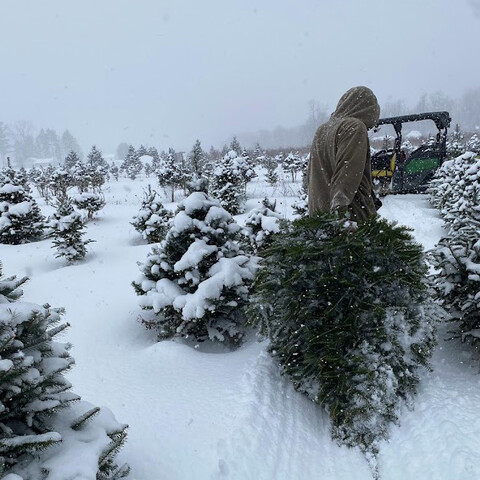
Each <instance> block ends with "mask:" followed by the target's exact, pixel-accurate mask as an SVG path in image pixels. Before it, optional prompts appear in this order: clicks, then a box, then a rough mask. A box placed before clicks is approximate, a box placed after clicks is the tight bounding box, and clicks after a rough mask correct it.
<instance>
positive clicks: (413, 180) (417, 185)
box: [372, 112, 451, 194]
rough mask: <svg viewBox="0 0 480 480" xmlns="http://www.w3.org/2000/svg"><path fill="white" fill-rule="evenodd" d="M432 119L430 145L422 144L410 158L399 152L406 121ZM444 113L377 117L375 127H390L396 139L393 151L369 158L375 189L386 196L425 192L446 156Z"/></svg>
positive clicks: (406, 154) (382, 151)
mask: <svg viewBox="0 0 480 480" xmlns="http://www.w3.org/2000/svg"><path fill="white" fill-rule="evenodd" d="M422 120H432V121H433V122H434V123H435V126H436V127H437V130H438V132H437V134H436V136H435V138H434V141H433V142H429V144H427V145H422V146H420V147H419V148H417V149H416V150H414V151H412V152H411V153H410V155H408V153H407V152H406V151H405V150H403V149H402V126H403V124H404V123H407V122H418V121H422ZM450 122H451V118H450V114H449V113H448V112H429V113H419V114H415V115H403V116H400V117H390V118H381V119H380V120H379V121H378V123H377V125H376V127H375V128H376V129H378V128H379V127H380V126H381V125H392V126H393V129H394V130H395V134H396V138H395V141H394V146H393V148H390V149H384V150H380V151H378V152H376V153H375V154H374V155H372V177H373V183H374V185H375V188H376V190H377V191H378V192H379V193H381V194H387V193H418V192H423V191H425V190H426V189H427V186H428V183H429V182H430V180H431V179H432V177H433V175H434V173H435V171H436V170H437V169H438V167H440V165H441V164H442V163H443V162H444V161H445V159H446V156H447V147H446V142H447V129H448V127H449V126H450Z"/></svg>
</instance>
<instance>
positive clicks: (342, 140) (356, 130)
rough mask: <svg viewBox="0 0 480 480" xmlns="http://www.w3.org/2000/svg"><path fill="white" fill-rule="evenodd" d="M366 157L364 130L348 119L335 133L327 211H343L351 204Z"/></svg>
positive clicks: (362, 172) (354, 121)
mask: <svg viewBox="0 0 480 480" xmlns="http://www.w3.org/2000/svg"><path fill="white" fill-rule="evenodd" d="M367 153H368V136H367V127H366V126H365V125H364V124H363V122H361V121H360V120H356V119H353V118H351V119H350V118H349V119H347V120H345V122H343V123H342V125H341V126H340V128H339V129H338V131H337V138H336V154H335V170H334V172H333V176H332V184H331V196H330V211H331V212H334V211H336V210H340V211H346V209H347V207H348V206H349V205H350V204H351V203H352V202H353V197H354V196H355V194H356V193H357V191H358V187H359V186H360V182H361V181H362V177H363V174H364V170H365V162H366V160H367Z"/></svg>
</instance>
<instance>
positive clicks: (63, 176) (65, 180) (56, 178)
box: [49, 167, 75, 201]
mask: <svg viewBox="0 0 480 480" xmlns="http://www.w3.org/2000/svg"><path fill="white" fill-rule="evenodd" d="M74 186H75V178H74V176H73V175H72V174H71V173H70V172H69V171H68V170H67V169H66V168H63V167H57V168H56V169H55V170H54V172H53V174H52V176H51V177H50V185H49V188H50V190H51V192H52V194H53V195H54V196H55V197H56V198H57V200H58V201H62V200H63V199H65V198H67V196H68V190H69V189H70V188H72V187H74Z"/></svg>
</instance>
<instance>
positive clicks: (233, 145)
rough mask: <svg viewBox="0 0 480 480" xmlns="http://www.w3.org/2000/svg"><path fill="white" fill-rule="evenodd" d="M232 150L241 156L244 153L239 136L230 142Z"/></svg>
mask: <svg viewBox="0 0 480 480" xmlns="http://www.w3.org/2000/svg"><path fill="white" fill-rule="evenodd" d="M232 150H233V151H234V152H235V153H236V154H237V157H240V156H241V155H242V150H243V149H242V147H241V145H240V142H239V141H238V140H237V137H233V139H232V141H231V143H230V149H229V151H232ZM224 156H225V155H224Z"/></svg>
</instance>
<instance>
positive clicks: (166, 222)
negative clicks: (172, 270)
mask: <svg viewBox="0 0 480 480" xmlns="http://www.w3.org/2000/svg"><path fill="white" fill-rule="evenodd" d="M171 217H172V215H171V213H170V212H169V211H168V210H167V209H166V208H165V207H164V206H163V204H162V202H161V201H160V198H158V193H157V192H155V190H152V187H151V186H150V185H149V186H148V188H147V190H145V191H144V193H143V202H142V206H141V208H140V211H139V212H138V214H137V215H136V216H135V217H133V221H132V222H131V224H132V225H133V226H134V227H135V230H137V232H140V233H141V234H142V237H143V238H144V239H145V240H147V242H148V243H159V242H161V241H162V240H163V239H164V238H165V235H166V234H167V231H168V229H169V228H170V220H171Z"/></svg>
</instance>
